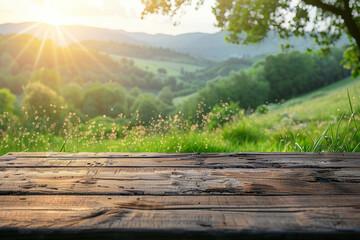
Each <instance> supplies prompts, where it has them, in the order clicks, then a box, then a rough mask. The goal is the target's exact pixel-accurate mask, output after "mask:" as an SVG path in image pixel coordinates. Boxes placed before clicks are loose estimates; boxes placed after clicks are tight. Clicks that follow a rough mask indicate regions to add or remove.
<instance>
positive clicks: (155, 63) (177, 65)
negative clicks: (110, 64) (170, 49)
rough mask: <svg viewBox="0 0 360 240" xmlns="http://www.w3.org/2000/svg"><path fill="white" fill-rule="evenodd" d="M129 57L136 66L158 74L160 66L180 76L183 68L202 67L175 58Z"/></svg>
mask: <svg viewBox="0 0 360 240" xmlns="http://www.w3.org/2000/svg"><path fill="white" fill-rule="evenodd" d="M111 57H112V58H113V59H115V60H121V59H122V58H124V57H123V56H119V55H111ZM126 58H127V59H131V60H133V61H134V64H135V66H136V67H138V68H140V69H143V70H146V71H149V72H152V73H154V74H158V72H157V71H158V69H159V68H164V69H166V71H167V73H166V75H167V76H174V77H177V76H180V75H181V68H183V69H184V71H188V72H194V71H196V70H200V69H202V67H200V66H196V65H192V64H186V63H183V62H174V61H173V60H171V61H170V60H165V59H162V60H154V59H142V58H133V57H126Z"/></svg>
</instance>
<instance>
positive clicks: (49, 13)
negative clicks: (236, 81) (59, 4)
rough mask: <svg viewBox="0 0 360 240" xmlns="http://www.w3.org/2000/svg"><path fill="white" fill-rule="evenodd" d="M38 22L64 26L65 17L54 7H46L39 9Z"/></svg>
mask: <svg viewBox="0 0 360 240" xmlns="http://www.w3.org/2000/svg"><path fill="white" fill-rule="evenodd" d="M38 14H39V15H40V16H39V17H40V22H43V23H47V24H51V25H54V26H58V25H64V24H66V17H65V16H64V15H63V14H62V13H61V11H60V10H58V9H57V8H56V7H55V6H52V5H46V6H45V7H43V8H41V9H39V11H38Z"/></svg>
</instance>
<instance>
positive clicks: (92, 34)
mask: <svg viewBox="0 0 360 240" xmlns="http://www.w3.org/2000/svg"><path fill="white" fill-rule="evenodd" d="M13 33H16V34H22V33H27V34H31V35H34V36H35V37H37V38H39V39H47V38H48V39H52V40H53V41H54V42H56V44H57V45H60V46H65V45H68V44H71V43H73V42H79V41H83V40H98V41H117V42H125V43H131V44H136V45H145V44H146V43H144V42H141V41H138V40H135V39H134V38H132V37H131V36H129V35H128V34H127V33H125V32H124V31H120V30H111V29H105V28H96V27H87V26H79V25H69V26H58V27H54V26H52V25H49V24H45V23H8V24H1V25H0V34H4V35H5V34H13ZM59 33H60V34H59Z"/></svg>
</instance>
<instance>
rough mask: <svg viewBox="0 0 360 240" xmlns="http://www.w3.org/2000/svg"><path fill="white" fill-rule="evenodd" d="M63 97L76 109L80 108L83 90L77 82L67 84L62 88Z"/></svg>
mask: <svg viewBox="0 0 360 240" xmlns="http://www.w3.org/2000/svg"><path fill="white" fill-rule="evenodd" d="M62 95H63V97H64V99H65V100H66V102H68V103H69V104H70V105H72V106H73V107H75V108H76V109H81V108H82V104H83V102H84V92H83V90H82V89H81V87H80V86H79V85H78V84H68V85H67V86H66V87H65V88H64V90H63V94H62Z"/></svg>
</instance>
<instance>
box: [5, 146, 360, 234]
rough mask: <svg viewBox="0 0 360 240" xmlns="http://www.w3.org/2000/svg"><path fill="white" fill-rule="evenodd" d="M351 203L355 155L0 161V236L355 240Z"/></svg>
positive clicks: (26, 156)
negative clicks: (318, 239) (161, 234)
mask: <svg viewBox="0 0 360 240" xmlns="http://www.w3.org/2000/svg"><path fill="white" fill-rule="evenodd" d="M14 194H18V195H14ZM38 194H42V195H41V196H40V195H38ZM120 195H121V196H120ZM126 195H128V196H126ZM130 195H137V196H130ZM171 195H174V196H171ZM359 199H360V154H359V153H355V154H348V153H346V154H342V153H321V154H311V153H306V154H303V153H294V154H293V153H206V154H195V153H194V154H192V153H191V154H158V153H151V154H147V153H146V154H144V153H130V154H128V153H79V154H68V153H9V154H6V155H4V156H1V157H0V234H1V233H4V231H5V232H6V233H9V231H10V233H11V234H13V232H11V229H15V230H16V231H17V230H19V231H24V230H35V232H43V231H48V230H54V231H60V232H67V231H69V230H74V231H75V232H76V231H79V230H84V231H85V233H88V232H89V231H90V230H91V231H94V230H101V231H107V232H108V231H110V230H115V231H117V230H119V231H120V232H121V231H130V232H131V231H133V232H138V231H140V232H141V231H145V232H147V233H149V232H151V233H154V232H156V231H165V232H167V233H174V231H175V232H176V231H178V232H180V233H183V232H192V231H196V232H205V233H206V232H209V231H210V232H211V231H218V232H220V233H226V232H227V231H230V232H235V233H237V232H241V233H249V232H250V233H256V234H263V233H269V232H270V233H289V234H292V236H295V235H296V236H297V234H298V233H301V234H304V233H305V234H306V233H316V234H320V233H325V234H335V235H326V236H345V235H346V234H351V235H350V236H351V237H354V236H360V205H359ZM9 229H10V230H9ZM8 230H9V231H8ZM337 234H338V235H337ZM8 236H10V235H8ZM13 236H16V237H17V235H16V232H15V235H13ZM98 236H100V235H98ZM131 236H133V235H131ZM52 237H53V236H52Z"/></svg>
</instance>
